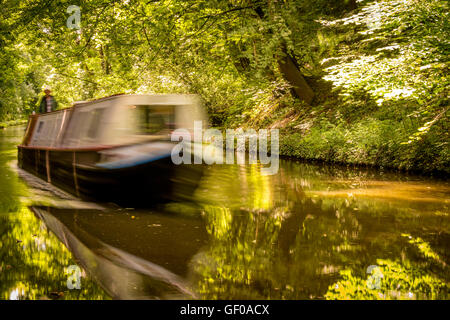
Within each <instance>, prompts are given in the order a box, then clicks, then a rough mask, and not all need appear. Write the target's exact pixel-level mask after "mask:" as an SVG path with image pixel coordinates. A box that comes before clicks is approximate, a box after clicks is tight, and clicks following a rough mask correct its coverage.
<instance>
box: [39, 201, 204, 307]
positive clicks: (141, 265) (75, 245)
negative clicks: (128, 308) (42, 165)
mask: <svg viewBox="0 0 450 320" xmlns="http://www.w3.org/2000/svg"><path fill="white" fill-rule="evenodd" d="M30 209H31V210H32V211H33V212H34V214H35V215H36V216H37V217H38V218H40V219H41V220H42V221H43V222H44V223H45V224H46V226H47V227H48V228H49V229H50V230H51V231H52V232H53V233H54V234H55V235H56V236H57V237H58V238H59V239H60V241H61V242H63V243H64V245H65V246H66V247H67V248H68V249H69V250H70V251H71V252H72V254H73V255H74V257H75V259H76V260H77V261H78V263H79V264H80V266H82V267H83V269H85V270H86V271H87V272H88V273H89V275H90V276H91V277H92V278H94V279H95V280H96V281H97V282H98V283H99V284H100V285H101V286H102V287H103V289H104V290H105V291H106V292H107V293H108V294H109V295H110V296H111V297H112V298H114V299H184V298H196V295H195V293H193V290H191V288H190V287H189V284H188V283H189V281H188V277H189V272H188V270H189V263H190V261H191V260H192V258H193V257H194V256H195V255H196V254H197V253H198V252H199V251H200V250H201V248H202V247H203V246H205V244H206V241H207V232H206V229H205V226H204V223H203V220H202V219H201V218H200V217H180V216H179V215H177V216H173V215H170V214H167V213H166V214H163V213H151V212H148V211H146V212H139V211H127V210H124V209H109V210H105V211H104V210H93V209H58V208H53V207H39V206H33V207H30ZM99 226H101V228H99ZM169 234H170V236H168V235H169ZM150 261H151V262H150Z"/></svg>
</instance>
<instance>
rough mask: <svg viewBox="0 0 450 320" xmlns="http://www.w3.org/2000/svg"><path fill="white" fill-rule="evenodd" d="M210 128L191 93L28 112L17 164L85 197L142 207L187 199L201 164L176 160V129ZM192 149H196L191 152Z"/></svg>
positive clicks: (127, 97)
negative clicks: (173, 137)
mask: <svg viewBox="0 0 450 320" xmlns="http://www.w3.org/2000/svg"><path fill="white" fill-rule="evenodd" d="M194 121H202V123H203V124H204V125H206V124H207V119H206V114H205V112H204V110H203V108H202V105H201V103H200V100H199V98H198V97H196V96H194V95H116V96H110V97H105V98H102V99H97V100H93V101H86V102H76V103H74V105H73V106H72V107H71V108H67V109H62V110H58V111H54V112H49V113H45V114H36V115H31V116H30V118H29V121H28V125H27V128H26V131H25V136H24V139H23V142H22V144H21V145H19V146H18V164H19V167H20V168H22V169H23V170H26V171H28V172H30V173H32V174H34V175H36V176H38V177H39V178H41V179H43V180H45V181H47V182H49V183H51V184H53V185H55V186H57V187H59V188H61V189H63V190H65V191H68V192H70V193H72V194H74V195H76V196H78V197H80V198H83V199H95V200H98V201H102V202H114V203H117V204H119V205H128V206H142V205H148V204H151V202H154V201H158V200H161V201H166V200H171V201H172V200H186V199H189V197H190V196H191V195H192V193H193V191H194V190H195V188H196V186H197V184H198V183H199V180H200V178H201V176H202V165H194V164H180V165H175V164H174V163H173V162H172V161H171V152H172V149H173V147H174V145H175V144H176V143H178V142H174V141H171V133H172V132H173V131H174V130H175V129H178V128H183V129H186V130H188V132H193V128H194ZM193 149H194V148H193Z"/></svg>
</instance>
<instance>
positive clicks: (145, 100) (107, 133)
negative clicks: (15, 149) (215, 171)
mask: <svg viewBox="0 0 450 320" xmlns="http://www.w3.org/2000/svg"><path fill="white" fill-rule="evenodd" d="M205 119H206V115H205V113H204V111H203V109H202V108H201V104H200V101H199V99H198V97H196V96H193V95H117V96H111V97H107V98H102V99H99V100H94V101H88V102H77V103H75V104H74V106H73V107H72V108H68V109H63V110H58V111H55V112H51V113H46V114H39V115H34V116H32V117H31V119H30V123H29V125H28V128H27V133H26V135H25V139H24V142H23V145H24V146H29V147H35V148H51V149H54V148H56V149H61V148H64V149H66V148H67V149H79V148H92V147H98V146H105V147H106V146H116V145H129V144H135V143H140V142H148V141H150V140H165V139H170V133H171V132H172V131H173V130H175V129H177V128H185V129H188V130H193V128H194V121H196V120H202V121H203V122H204V123H205V124H206V122H205Z"/></svg>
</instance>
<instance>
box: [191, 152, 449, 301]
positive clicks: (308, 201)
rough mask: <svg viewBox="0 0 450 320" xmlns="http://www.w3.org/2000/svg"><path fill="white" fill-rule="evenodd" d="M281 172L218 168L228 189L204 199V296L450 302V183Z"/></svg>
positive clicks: (209, 191) (286, 166)
mask: <svg viewBox="0 0 450 320" xmlns="http://www.w3.org/2000/svg"><path fill="white" fill-rule="evenodd" d="M281 167H282V169H281V170H280V173H279V174H278V175H277V176H273V177H269V176H261V175H259V172H260V171H259V170H258V169H257V168H256V166H248V167H246V168H245V167H240V168H239V169H236V168H233V167H230V166H228V167H226V166H223V167H221V168H219V167H216V168H211V169H210V171H212V172H211V173H210V175H209V177H210V179H211V180H214V182H216V183H217V177H220V178H222V180H221V181H222V182H225V183H223V184H221V192H218V191H217V192H216V190H214V188H217V187H216V186H215V183H214V182H213V181H211V182H208V181H205V183H204V185H203V186H204V187H203V189H200V190H199V191H198V194H197V195H198V199H199V201H201V202H203V203H206V204H205V205H204V206H203V210H204V217H205V220H206V221H207V225H208V232H209V234H210V236H211V239H212V240H211V245H210V246H209V248H208V249H207V250H204V251H203V252H202V253H201V254H199V255H197V257H196V259H195V260H194V261H193V268H194V270H195V274H196V283H197V285H198V290H199V292H200V293H201V294H202V295H203V297H204V298H212V299H216V298H220V299H227V298H229V299H236V298H238V299H247V298H248V299H309V298H327V299H365V298H367V299H374V298H375V299H380V298H381V299H390V298H393V299H399V298H401V299H404V298H407V299H414V298H420V299H427V298H429V299H436V298H446V297H447V291H448V287H447V283H448V280H449V269H448V255H447V254H446V250H447V248H448V245H449V242H448V240H449V225H448V213H447V212H448V195H449V190H450V189H449V187H448V184H445V183H441V184H437V185H435V184H432V183H426V182H420V181H407V180H405V181H398V178H396V177H395V175H389V174H387V175H378V176H377V175H375V174H372V175H371V174H370V173H369V172H367V171H364V170H361V171H360V172H358V170H339V169H335V170H334V169H332V168H331V169H330V170H331V172H330V171H328V172H327V168H325V169H324V168H323V167H322V168H321V167H319V166H316V165H307V164H300V163H294V162H290V161H282V164H281ZM214 171H215V172H214ZM392 178H396V179H395V180H394V181H391V179H392ZM209 186H211V187H209ZM430 189H431V190H430ZM433 189H436V190H433ZM436 192H438V193H436ZM355 194H356V195H355ZM405 234H407V235H408V236H407V237H405ZM418 235H420V236H421V237H422V238H418V237H417V236H418ZM412 239H420V240H419V242H418V241H414V240H412ZM431 248H433V249H431ZM436 257H439V258H436ZM370 265H378V266H379V269H380V270H381V271H382V272H383V278H382V281H381V283H382V286H381V287H380V288H379V289H369V287H368V286H367V279H368V277H369V276H370V274H366V270H367V267H369V266H370Z"/></svg>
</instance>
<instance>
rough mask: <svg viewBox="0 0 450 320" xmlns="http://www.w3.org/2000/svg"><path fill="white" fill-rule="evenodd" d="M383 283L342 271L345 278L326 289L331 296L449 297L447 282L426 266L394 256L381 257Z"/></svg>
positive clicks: (356, 297)
mask: <svg viewBox="0 0 450 320" xmlns="http://www.w3.org/2000/svg"><path fill="white" fill-rule="evenodd" d="M377 266H378V273H379V274H377V275H376V276H378V277H380V278H381V279H380V281H379V284H380V287H379V288H377V287H376V286H374V285H373V284H372V282H373V281H372V278H370V276H369V275H367V277H368V278H367V279H363V278H360V277H358V276H355V275H353V273H352V271H351V270H343V271H341V272H340V275H341V277H342V279H341V280H340V281H338V282H336V283H335V284H333V285H331V286H330V287H329V289H328V292H327V293H326V295H325V297H326V299H330V300H336V299H338V300H353V299H356V300H366V299H369V300H391V299H399V300H408V299H446V298H447V291H448V286H447V284H446V283H445V282H444V281H442V280H440V279H439V278H436V277H434V276H432V275H430V274H428V273H426V272H424V271H423V270H420V269H418V268H414V267H412V266H408V265H403V264H401V263H398V262H394V261H391V260H382V259H379V260H377Z"/></svg>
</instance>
